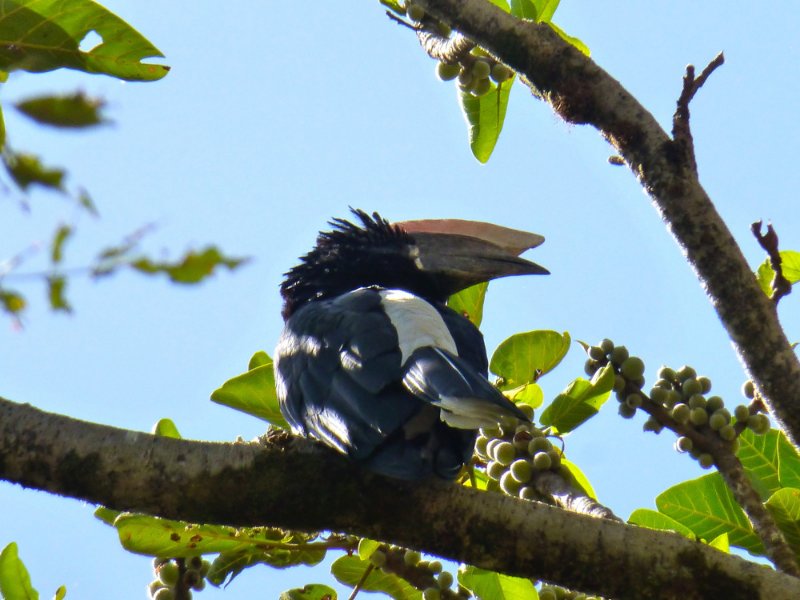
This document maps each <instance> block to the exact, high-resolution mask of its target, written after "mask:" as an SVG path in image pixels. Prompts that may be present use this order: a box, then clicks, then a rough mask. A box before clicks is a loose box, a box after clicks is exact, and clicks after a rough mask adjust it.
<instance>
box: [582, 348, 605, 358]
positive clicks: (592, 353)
mask: <svg viewBox="0 0 800 600" xmlns="http://www.w3.org/2000/svg"><path fill="white" fill-rule="evenodd" d="M586 354H588V355H589V358H591V359H592V360H604V359H605V357H606V353H605V350H603V349H602V348H601V347H600V346H589V349H588V350H587V351H586Z"/></svg>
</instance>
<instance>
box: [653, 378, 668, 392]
mask: <svg viewBox="0 0 800 600" xmlns="http://www.w3.org/2000/svg"><path fill="white" fill-rule="evenodd" d="M653 387H654V388H663V389H665V390H671V389H672V382H671V381H669V380H668V379H656V382H655V383H654V384H653Z"/></svg>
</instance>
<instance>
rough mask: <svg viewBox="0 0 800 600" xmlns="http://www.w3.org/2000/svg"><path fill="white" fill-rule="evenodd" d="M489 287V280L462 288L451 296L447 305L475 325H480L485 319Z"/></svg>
mask: <svg viewBox="0 0 800 600" xmlns="http://www.w3.org/2000/svg"><path fill="white" fill-rule="evenodd" d="M488 287H489V282H488V281H487V282H483V283H478V284H476V285H473V286H471V287H468V288H467V289H465V290H461V291H460V292H458V293H457V294H453V295H452V296H450V298H449V299H448V300H447V306H449V307H450V308H452V309H453V310H454V311H456V312H457V313H460V314H462V315H464V316H465V317H467V318H468V319H469V320H470V321H472V324H473V325H475V327H480V326H481V321H483V301H484V300H485V299H486V290H487V288H488Z"/></svg>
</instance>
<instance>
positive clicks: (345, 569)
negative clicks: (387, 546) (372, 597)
mask: <svg viewBox="0 0 800 600" xmlns="http://www.w3.org/2000/svg"><path fill="white" fill-rule="evenodd" d="M371 567H372V563H370V562H369V561H366V560H361V559H360V558H359V557H357V556H342V557H341V558H339V559H337V560H336V561H334V563H333V564H332V565H331V573H333V576H334V577H335V578H336V580H337V581H338V582H339V583H343V584H344V585H348V586H350V587H355V586H356V584H358V583H359V582H361V589H363V590H365V591H367V592H383V593H385V594H388V595H389V596H391V597H392V598H394V599H395V600H422V592H420V591H419V590H418V589H417V588H415V587H414V586H412V585H411V584H410V583H408V582H407V581H406V580H405V579H401V578H400V577H398V576H397V575H394V574H392V573H384V572H383V571H381V570H380V569H374V568H371ZM370 568H371V571H370V573H369V575H368V576H367V578H366V579H364V580H363V581H362V578H363V577H364V573H366V571H367V569H370Z"/></svg>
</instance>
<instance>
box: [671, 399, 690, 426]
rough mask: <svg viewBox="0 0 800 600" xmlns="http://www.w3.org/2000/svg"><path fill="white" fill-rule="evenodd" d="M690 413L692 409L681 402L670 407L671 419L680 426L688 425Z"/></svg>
mask: <svg viewBox="0 0 800 600" xmlns="http://www.w3.org/2000/svg"><path fill="white" fill-rule="evenodd" d="M691 412H692V409H691V408H689V405H688V404H684V403H683V402H681V403H680V404H676V405H675V406H673V407H672V418H673V419H675V420H676V421H677V422H678V423H681V424H684V423H688V422H689V415H690V414H691Z"/></svg>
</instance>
